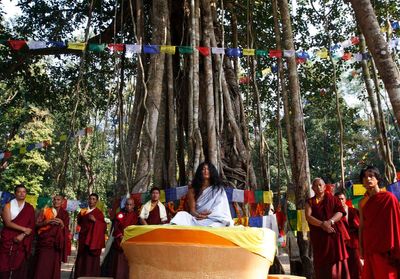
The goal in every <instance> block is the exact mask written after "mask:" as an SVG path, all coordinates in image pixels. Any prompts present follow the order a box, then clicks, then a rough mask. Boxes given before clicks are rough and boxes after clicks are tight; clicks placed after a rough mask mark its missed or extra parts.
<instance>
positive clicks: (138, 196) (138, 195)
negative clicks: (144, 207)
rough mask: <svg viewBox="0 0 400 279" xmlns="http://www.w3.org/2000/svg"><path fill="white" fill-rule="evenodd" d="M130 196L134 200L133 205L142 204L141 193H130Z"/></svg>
mask: <svg viewBox="0 0 400 279" xmlns="http://www.w3.org/2000/svg"><path fill="white" fill-rule="evenodd" d="M131 198H132V199H133V200H134V201H135V206H140V205H141V204H142V194H141V193H136V194H131Z"/></svg>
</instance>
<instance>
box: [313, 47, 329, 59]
mask: <svg viewBox="0 0 400 279" xmlns="http://www.w3.org/2000/svg"><path fill="white" fill-rule="evenodd" d="M315 55H316V56H317V57H319V58H321V59H327V58H328V57H329V53H328V50H327V49H326V48H322V49H320V50H318V51H317V52H316V54H315Z"/></svg>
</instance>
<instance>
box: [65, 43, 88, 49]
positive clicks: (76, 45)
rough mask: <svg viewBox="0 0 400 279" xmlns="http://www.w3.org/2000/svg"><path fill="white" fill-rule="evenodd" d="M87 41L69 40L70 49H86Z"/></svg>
mask: <svg viewBox="0 0 400 279" xmlns="http://www.w3.org/2000/svg"><path fill="white" fill-rule="evenodd" d="M85 48H86V43H71V42H68V49H74V50H85Z"/></svg>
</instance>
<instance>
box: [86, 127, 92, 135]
mask: <svg viewBox="0 0 400 279" xmlns="http://www.w3.org/2000/svg"><path fill="white" fill-rule="evenodd" d="M92 133H93V128H92V127H86V128H85V134H86V135H88V134H92Z"/></svg>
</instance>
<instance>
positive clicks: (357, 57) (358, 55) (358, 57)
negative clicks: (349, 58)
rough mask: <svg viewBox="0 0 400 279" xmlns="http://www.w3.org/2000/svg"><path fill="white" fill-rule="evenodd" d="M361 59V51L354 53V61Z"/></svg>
mask: <svg viewBox="0 0 400 279" xmlns="http://www.w3.org/2000/svg"><path fill="white" fill-rule="evenodd" d="M362 59H363V56H362V54H361V53H356V54H354V60H355V61H358V62H359V61H362Z"/></svg>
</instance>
